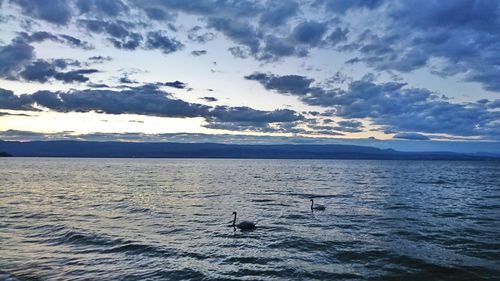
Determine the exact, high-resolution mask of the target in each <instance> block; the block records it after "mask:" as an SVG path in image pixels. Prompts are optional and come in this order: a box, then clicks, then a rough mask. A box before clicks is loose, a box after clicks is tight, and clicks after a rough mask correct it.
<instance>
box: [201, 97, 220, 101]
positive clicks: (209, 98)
mask: <svg viewBox="0 0 500 281" xmlns="http://www.w3.org/2000/svg"><path fill="white" fill-rule="evenodd" d="M200 99H201V100H204V101H206V102H216V101H218V99H217V98H216V97H201V98H200Z"/></svg>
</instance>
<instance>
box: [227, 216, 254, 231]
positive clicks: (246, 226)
mask: <svg viewBox="0 0 500 281" xmlns="http://www.w3.org/2000/svg"><path fill="white" fill-rule="evenodd" d="M233 215H234V219H233V225H232V226H233V227H234V230H236V228H239V229H241V230H254V229H255V228H256V226H255V223H253V222H251V221H242V222H240V223H238V224H236V212H233Z"/></svg>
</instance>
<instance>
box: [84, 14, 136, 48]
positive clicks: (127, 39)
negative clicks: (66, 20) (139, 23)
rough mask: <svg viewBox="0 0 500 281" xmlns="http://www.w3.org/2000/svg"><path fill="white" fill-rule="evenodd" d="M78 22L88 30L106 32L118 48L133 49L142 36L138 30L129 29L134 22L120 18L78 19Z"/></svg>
mask: <svg viewBox="0 0 500 281" xmlns="http://www.w3.org/2000/svg"><path fill="white" fill-rule="evenodd" d="M78 24H79V25H80V26H81V27H83V28H85V29H86V30H87V31H89V32H93V33H102V34H107V35H108V36H110V37H108V38H107V39H108V40H109V41H110V42H111V43H112V44H113V46H115V47H116V48H118V49H127V50H135V49H137V48H138V47H139V46H140V45H141V43H142V41H143V37H142V35H141V34H140V33H138V32H131V31H129V30H131V29H133V28H135V24H133V23H130V22H125V21H122V20H115V21H108V20H89V19H81V20H78Z"/></svg>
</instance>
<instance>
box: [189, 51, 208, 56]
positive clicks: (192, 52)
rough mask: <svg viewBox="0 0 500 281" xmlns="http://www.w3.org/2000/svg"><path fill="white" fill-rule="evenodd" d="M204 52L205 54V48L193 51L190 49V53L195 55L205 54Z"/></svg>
mask: <svg viewBox="0 0 500 281" xmlns="http://www.w3.org/2000/svg"><path fill="white" fill-rule="evenodd" d="M206 54H207V51H206V50H194V51H191V55H193V56H195V57H199V56H203V55H206Z"/></svg>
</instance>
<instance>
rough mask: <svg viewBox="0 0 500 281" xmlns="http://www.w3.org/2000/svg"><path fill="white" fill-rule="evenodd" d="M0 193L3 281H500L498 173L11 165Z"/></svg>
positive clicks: (282, 163) (499, 168)
mask: <svg viewBox="0 0 500 281" xmlns="http://www.w3.org/2000/svg"><path fill="white" fill-rule="evenodd" d="M0 188H1V193H0V280H8V279H9V280H10V279H12V280H499V278H500V277H499V276H500V238H499V237H500V224H499V219H500V163H498V162H446V161H360V160H355V161H346V160H342V161H336V160H328V161H324V160H318V161H316V160H199V159H192V160H190V159H186V160H180V159H179V160H177V159H156V160H154V159H34V158H33V159H31V158H12V159H1V160H0ZM310 197H314V198H315V202H317V203H319V204H324V205H326V206H327V208H326V211H323V212H320V211H316V212H314V213H312V212H311V210H310V208H309V207H310V206H309V198H310ZM233 211H238V216H239V218H240V219H242V220H243V219H245V220H253V221H255V222H257V226H258V228H257V229H256V230H255V231H253V232H240V231H236V232H234V231H233V228H232V227H228V225H229V224H230V223H231V220H232V215H231V213H232V212H233Z"/></svg>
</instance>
